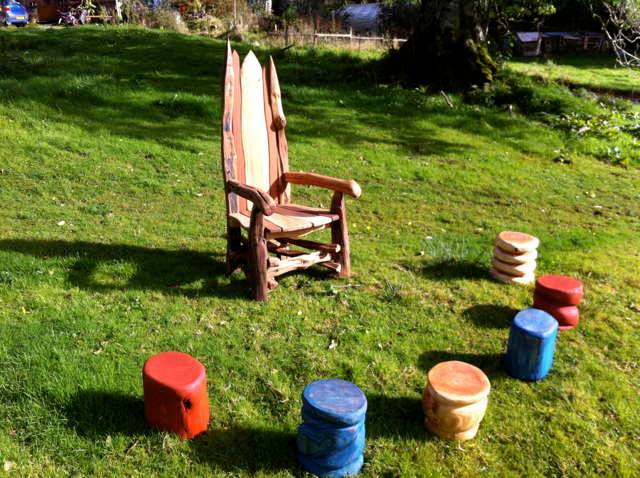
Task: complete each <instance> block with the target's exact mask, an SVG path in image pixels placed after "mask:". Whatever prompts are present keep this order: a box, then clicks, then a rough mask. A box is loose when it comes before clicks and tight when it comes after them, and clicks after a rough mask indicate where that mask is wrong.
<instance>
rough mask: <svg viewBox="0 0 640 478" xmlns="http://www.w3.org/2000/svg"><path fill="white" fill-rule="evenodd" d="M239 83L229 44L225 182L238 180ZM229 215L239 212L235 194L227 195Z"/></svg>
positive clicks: (224, 98)
mask: <svg viewBox="0 0 640 478" xmlns="http://www.w3.org/2000/svg"><path fill="white" fill-rule="evenodd" d="M236 81H239V78H237V77H236V76H235V75H234V72H233V53H232V52H231V44H230V43H229V42H227V53H226V61H225V72H224V81H223V83H222V90H223V91H222V133H221V137H222V142H221V147H222V174H223V177H224V181H225V183H226V181H228V180H229V179H236V147H235V143H234V138H233V103H234V90H235V82H236ZM226 206H227V215H229V213H232V212H238V197H237V196H236V194H234V193H229V194H228V195H227V201H226Z"/></svg>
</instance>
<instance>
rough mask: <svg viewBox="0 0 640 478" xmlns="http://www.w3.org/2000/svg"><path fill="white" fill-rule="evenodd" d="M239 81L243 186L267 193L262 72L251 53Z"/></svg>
mask: <svg viewBox="0 0 640 478" xmlns="http://www.w3.org/2000/svg"><path fill="white" fill-rule="evenodd" d="M241 78H242V146H243V148H244V162H245V174H246V179H245V183H246V184H248V185H250V186H256V187H257V188H259V189H261V190H262V191H269V138H268V136H267V124H266V121H265V116H264V87H263V82H262V68H261V67H260V63H259V62H258V59H257V58H256V56H255V55H254V54H253V52H251V51H250V52H249V53H248V54H247V56H246V57H245V59H244V61H243V62H242V76H241ZM248 207H249V209H251V206H248Z"/></svg>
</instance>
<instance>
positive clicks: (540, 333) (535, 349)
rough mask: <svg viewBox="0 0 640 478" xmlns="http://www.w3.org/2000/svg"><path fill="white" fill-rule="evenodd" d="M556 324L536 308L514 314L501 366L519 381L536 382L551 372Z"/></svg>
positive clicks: (555, 321)
mask: <svg viewBox="0 0 640 478" xmlns="http://www.w3.org/2000/svg"><path fill="white" fill-rule="evenodd" d="M557 336H558V321H557V320H556V319H554V318H553V317H552V316H551V315H549V314H547V313H546V312H544V311H542V310H538V309H525V310H522V311H520V312H518V313H517V314H516V316H515V318H514V319H513V322H512V323H511V331H510V332H509V343H508V344H507V354H506V356H505V359H504V365H505V368H506V369H507V372H509V374H510V375H511V376H513V377H516V378H519V379H521V380H540V379H542V378H544V377H545V376H546V375H547V374H548V373H549V370H551V366H552V365H553V352H554V350H555V346H556V337H557Z"/></svg>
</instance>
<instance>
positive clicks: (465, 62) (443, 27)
mask: <svg viewBox="0 0 640 478" xmlns="http://www.w3.org/2000/svg"><path fill="white" fill-rule="evenodd" d="M554 11H555V10H554V8H553V4H552V3H551V1H550V0H511V1H509V0H422V3H421V7H420V14H419V17H418V21H417V23H416V26H415V30H414V32H413V34H412V35H411V36H410V37H409V40H408V41H407V42H406V43H405V44H404V45H403V46H402V48H400V50H399V51H397V52H394V53H393V54H392V55H391V65H392V67H393V69H394V70H395V71H396V72H397V73H398V74H399V75H400V76H402V77H404V79H406V80H408V81H409V82H410V83H414V84H430V85H435V86H438V87H447V88H468V87H470V86H472V85H478V86H480V85H483V84H485V83H488V82H491V81H492V80H493V78H494V75H495V73H496V70H497V65H496V62H495V60H494V59H493V57H492V55H491V51H490V50H491V49H490V44H489V27H490V26H491V25H492V24H493V25H496V24H501V23H508V22H510V21H512V20H513V19H516V18H525V17H527V16H529V17H531V16H540V17H541V16H544V15H548V14H550V13H553V12H554Z"/></svg>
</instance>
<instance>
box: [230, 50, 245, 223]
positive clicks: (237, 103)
mask: <svg viewBox="0 0 640 478" xmlns="http://www.w3.org/2000/svg"><path fill="white" fill-rule="evenodd" d="M233 77H234V79H235V81H234V88H233V98H234V101H233V126H232V132H233V143H234V145H235V153H236V157H235V171H236V178H235V179H236V180H237V181H238V182H239V183H242V184H244V183H245V181H246V174H245V164H244V148H243V147H242V77H241V75H240V56H238V52H237V51H235V50H234V51H233ZM246 210H247V200H246V199H245V198H242V197H241V198H238V211H239V212H244V211H246Z"/></svg>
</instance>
